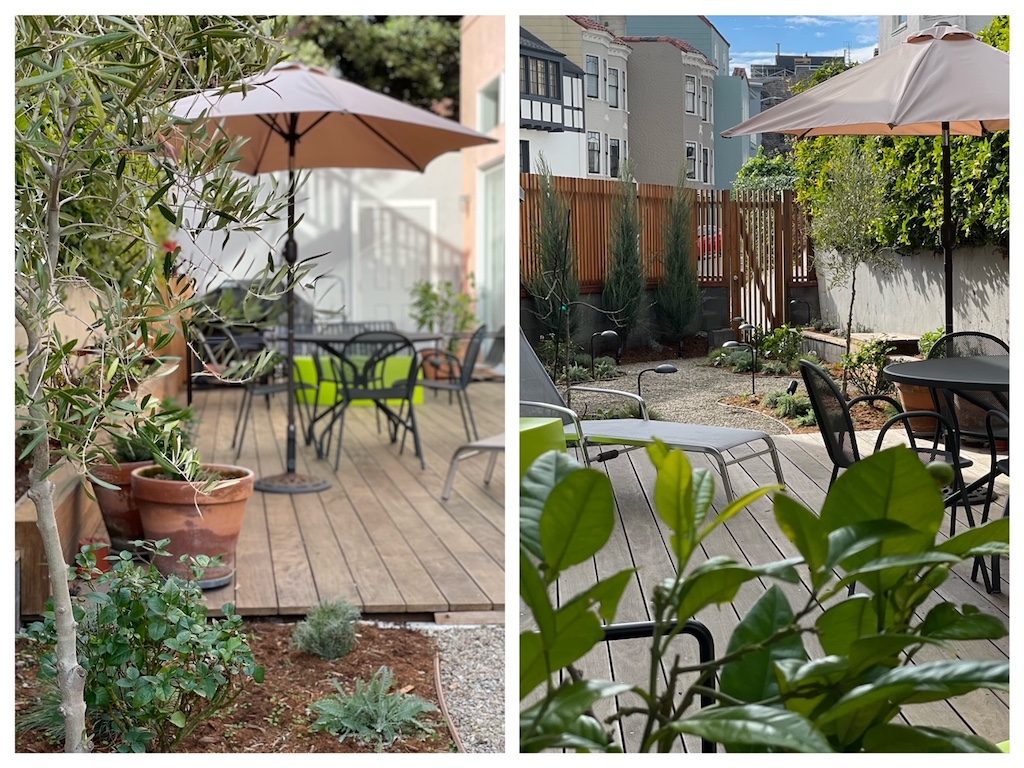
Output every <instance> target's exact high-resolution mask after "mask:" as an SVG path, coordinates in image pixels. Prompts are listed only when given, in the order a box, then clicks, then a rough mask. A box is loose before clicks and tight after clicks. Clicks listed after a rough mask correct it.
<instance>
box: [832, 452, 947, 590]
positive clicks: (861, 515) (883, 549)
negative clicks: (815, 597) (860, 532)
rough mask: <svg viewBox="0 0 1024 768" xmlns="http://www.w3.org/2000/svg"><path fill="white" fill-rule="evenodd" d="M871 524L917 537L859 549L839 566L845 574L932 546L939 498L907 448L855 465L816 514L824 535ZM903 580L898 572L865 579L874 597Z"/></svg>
mask: <svg viewBox="0 0 1024 768" xmlns="http://www.w3.org/2000/svg"><path fill="white" fill-rule="evenodd" d="M871 520H891V521H894V522H897V523H903V524H904V525H907V526H909V527H910V528H913V529H914V530H915V531H916V532H917V533H915V534H914V535H911V536H900V537H898V538H886V539H884V540H883V541H881V542H879V543H878V544H876V545H874V546H872V547H868V548H866V549H864V550H863V551H862V552H860V553H859V554H856V555H853V556H851V557H849V558H847V559H846V561H845V562H844V565H845V566H846V567H847V568H849V569H856V568H857V567H858V566H859V565H860V564H862V563H864V562H867V561H869V560H873V559H876V558H878V557H883V556H887V555H898V554H907V553H911V552H920V551H923V550H926V549H928V548H930V547H931V546H932V545H933V543H934V540H935V535H936V533H938V531H939V528H940V527H941V525H942V523H943V520H944V506H943V502H942V496H941V494H940V493H939V491H938V489H937V488H936V486H935V481H934V480H933V479H932V476H931V474H930V473H929V472H928V470H926V469H925V468H924V465H923V464H922V463H921V460H920V459H919V458H918V457H917V454H915V453H914V452H913V451H911V450H910V449H909V448H906V447H904V446H896V447H893V448H887V449H885V450H883V451H879V452H878V453H875V454H872V455H871V456H868V457H867V458H865V459H862V460H861V461H858V462H857V463H856V464H854V465H853V466H852V467H850V468H849V469H848V470H847V471H846V472H844V473H843V474H842V475H840V476H839V478H838V479H837V480H836V482H835V484H834V485H833V486H832V489H831V490H830V491H829V494H828V496H827V497H826V498H825V504H824V505H823V506H822V509H821V523H822V525H823V527H824V528H825V530H827V531H834V530H836V529H838V528H842V527H844V526H848V525H855V524H857V523H862V522H868V521H871ZM902 575H903V574H902V573H901V572H900V571H899V569H893V570H891V571H887V572H881V573H877V574H876V573H873V574H871V575H869V576H868V586H869V588H870V589H871V590H872V591H874V592H878V591H880V590H882V589H885V588H888V587H889V586H891V585H892V584H894V583H896V581H898V580H899V578H900V577H901V576H902Z"/></svg>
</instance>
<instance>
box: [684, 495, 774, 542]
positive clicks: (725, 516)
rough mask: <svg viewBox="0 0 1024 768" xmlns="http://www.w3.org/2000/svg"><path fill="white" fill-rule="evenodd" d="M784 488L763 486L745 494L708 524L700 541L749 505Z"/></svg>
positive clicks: (702, 532)
mask: <svg viewBox="0 0 1024 768" xmlns="http://www.w3.org/2000/svg"><path fill="white" fill-rule="evenodd" d="M783 488H784V486H781V485H763V486H761V487H760V488H755V489H754V490H752V491H751V492H750V493H747V494H744V495H743V496H740V497H739V498H738V499H735V500H734V501H733V502H732V504H730V505H729V506H728V507H726V508H725V509H723V510H722V511H721V512H719V513H718V514H717V515H715V517H714V519H712V521H711V522H710V523H708V525H707V527H706V528H705V529H704V530H703V531H701V534H700V540H701V541H703V540H704V539H705V538H707V535H708V534H709V533H711V531H713V530H714V529H715V528H717V527H718V526H720V525H721V524H722V523H724V522H726V521H728V520H730V519H731V518H733V517H735V516H736V515H738V514H739V513H740V512H743V511H744V510H745V509H746V508H747V507H748V506H749V505H751V504H753V503H754V502H755V501H757V500H758V499H760V498H761V497H762V496H767V495H768V494H769V493H774V492H775V491H780V490H782V489H783Z"/></svg>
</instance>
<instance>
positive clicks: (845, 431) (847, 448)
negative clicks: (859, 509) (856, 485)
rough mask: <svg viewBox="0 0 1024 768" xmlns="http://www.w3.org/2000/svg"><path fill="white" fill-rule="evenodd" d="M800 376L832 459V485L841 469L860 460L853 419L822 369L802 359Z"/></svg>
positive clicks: (830, 378) (834, 385)
mask: <svg viewBox="0 0 1024 768" xmlns="http://www.w3.org/2000/svg"><path fill="white" fill-rule="evenodd" d="M800 375H801V376H803V379H804V386H805V387H806V388H807V396H808V397H809V398H810V401H811V408H812V409H813V411H814V418H815V420H816V421H817V422H818V429H819V431H820V432H821V436H822V438H823V439H824V441H825V448H826V450H828V456H829V458H830V459H831V460H832V464H833V469H832V479H831V481H830V482H829V485H831V484H832V483H833V482H835V479H836V476H837V475H838V474H839V470H840V469H846V468H847V467H849V466H850V465H852V464H854V463H855V462H858V461H860V450H859V449H858V448H857V437H856V431H855V429H854V426H853V418H852V417H851V416H850V409H849V406H848V404H847V402H846V399H845V398H844V397H843V393H842V392H841V391H840V389H839V387H838V386H837V385H836V383H835V381H833V380H832V377H831V376H830V375H829V374H828V372H827V371H826V370H825V369H824V368H821V367H820V366H817V365H815V364H814V363H812V362H810V361H809V360H801V361H800Z"/></svg>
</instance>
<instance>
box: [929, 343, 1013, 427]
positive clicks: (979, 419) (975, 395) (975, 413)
mask: <svg viewBox="0 0 1024 768" xmlns="http://www.w3.org/2000/svg"><path fill="white" fill-rule="evenodd" d="M1009 354H1010V345H1009V344H1007V343H1006V342H1005V341H1003V340H1002V339H1000V338H999V337H998V336H993V335H992V334H991V333H984V332H982V331H955V332H953V333H947V334H946V335H945V336H942V337H941V338H939V340H938V341H936V342H935V344H934V345H933V346H932V348H931V350H929V352H928V359H929V360H931V359H933V358H938V357H981V356H988V355H1009ZM971 398H972V399H973V400H976V401H978V402H977V403H973V402H970V401H969V400H966V399H965V398H963V397H960V396H959V395H956V396H955V397H954V398H953V413H954V415H955V417H956V422H957V427H958V428H959V431H960V435H961V436H964V437H969V438H974V439H976V440H984V439H986V438H987V436H988V433H987V432H986V429H985V416H986V414H987V413H988V411H990V410H1002V409H1003V408H1004V407H1005V403H1003V402H1001V401H1000V400H999V398H997V397H996V396H995V395H993V394H992V393H991V392H972V393H971ZM979 403H980V405H979ZM935 407H936V409H937V410H938V411H939V413H941V414H944V415H949V404H948V402H947V400H946V398H945V397H943V396H942V395H940V394H939V393H935ZM1005 434H1006V433H1001V434H1000V435H999V436H1000V437H1003V436H1005Z"/></svg>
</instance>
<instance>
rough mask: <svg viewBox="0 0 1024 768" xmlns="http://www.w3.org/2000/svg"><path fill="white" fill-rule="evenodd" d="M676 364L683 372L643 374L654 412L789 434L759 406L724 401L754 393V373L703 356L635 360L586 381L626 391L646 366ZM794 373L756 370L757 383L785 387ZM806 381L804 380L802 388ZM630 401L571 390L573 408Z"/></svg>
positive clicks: (762, 387) (760, 388)
mask: <svg viewBox="0 0 1024 768" xmlns="http://www.w3.org/2000/svg"><path fill="white" fill-rule="evenodd" d="M662 362H664V363H671V364H672V365H674V366H675V367H676V368H678V369H679V371H678V373H666V374H658V373H654V372H651V373H645V374H644V376H643V378H642V379H641V387H642V394H643V397H644V400H646V401H647V406H648V408H650V409H652V410H653V413H652V417H657V418H662V419H666V420H670V421H684V422H689V423H691V424H707V425H709V426H716V427H737V428H741V429H759V430H762V431H764V432H767V433H768V434H770V435H786V434H789V431H790V430H789V428H788V427H787V426H786V425H785V424H783V423H782V422H781V421H777V420H776V419H772V418H770V417H768V416H765V415H763V414H761V413H759V412H757V411H754V410H752V409H747V408H736V407H732V406H727V405H722V404H721V403H719V401H720V400H721V399H722V398H724V397H728V396H730V395H749V394H750V374H749V373H734V372H733V371H732V370H730V369H724V368H715V367H713V366H710V365H707V364H706V362H705V359H704V358H682V359H680V358H672V359H666V360H662V361H655V362H647V363H633V364H630V365H622V366H619V376H617V377H616V378H614V379H607V380H605V381H599V382H593V383H589V382H588V383H587V384H586V385H585V386H595V387H600V388H602V389H620V390H623V391H625V392H632V393H635V392H636V391H637V375H638V374H639V373H640V371H643V370H644V369H646V368H654V367H655V366H657V365H658V364H659V363H662ZM793 378H799V377H792V376H791V377H781V376H762V375H760V374H758V375H757V377H756V379H755V385H756V389H757V392H758V393H766V392H772V391H775V390H784V389H785V388H786V387H787V386H788V385H789V383H790V382H791V381H792V380H793ZM802 387H803V384H802V383H801V388H802ZM629 402H630V401H629V400H627V399H626V398H624V397H617V396H614V395H602V394H599V393H593V392H576V393H574V394H573V395H572V402H571V407H572V408H573V410H575V411H577V412H579V413H580V414H581V415H582V414H593V413H596V412H597V410H598V409H604V410H609V409H615V408H621V407H623V406H627V405H629Z"/></svg>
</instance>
